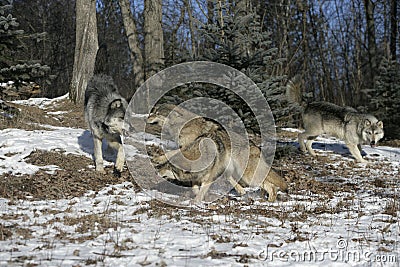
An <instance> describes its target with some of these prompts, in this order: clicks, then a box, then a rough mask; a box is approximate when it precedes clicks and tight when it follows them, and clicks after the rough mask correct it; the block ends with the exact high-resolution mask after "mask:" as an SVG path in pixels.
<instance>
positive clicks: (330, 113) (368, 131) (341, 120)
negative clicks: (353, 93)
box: [298, 102, 384, 162]
mask: <svg viewBox="0 0 400 267" xmlns="http://www.w3.org/2000/svg"><path fill="white" fill-rule="evenodd" d="M303 127H304V129H305V131H304V132H303V133H300V134H299V136H298V139H299V145H300V150H301V151H302V152H306V149H307V150H308V152H309V153H310V154H311V155H312V156H315V155H316V154H315V152H314V150H313V149H312V147H311V146H312V142H313V140H314V139H315V138H317V137H318V136H319V135H321V134H328V135H332V136H335V137H337V138H340V139H341V140H343V141H344V142H345V143H346V146H347V147H348V149H349V150H350V153H351V154H352V155H353V157H354V158H355V159H356V160H357V161H358V162H367V161H366V160H365V159H363V158H362V156H361V144H365V143H367V144H369V145H371V147H375V146H376V144H377V143H378V141H379V140H380V139H382V138H383V135H384V133H383V123H382V121H378V119H377V118H375V117H374V116H373V115H371V114H362V113H359V112H358V111H357V110H355V109H353V108H350V107H340V106H337V105H335V104H332V103H328V102H313V103H311V104H309V105H308V106H307V107H306V109H305V110H304V113H303ZM304 140H307V141H306V144H305V145H304Z"/></svg>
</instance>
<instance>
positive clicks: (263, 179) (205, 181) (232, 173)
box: [148, 104, 288, 202]
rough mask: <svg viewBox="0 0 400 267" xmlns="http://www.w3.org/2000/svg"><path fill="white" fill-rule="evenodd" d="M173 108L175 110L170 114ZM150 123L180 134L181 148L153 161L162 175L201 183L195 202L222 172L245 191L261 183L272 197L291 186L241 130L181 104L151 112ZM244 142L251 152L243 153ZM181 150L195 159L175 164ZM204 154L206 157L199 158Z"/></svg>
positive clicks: (238, 190) (166, 105) (175, 134)
mask: <svg viewBox="0 0 400 267" xmlns="http://www.w3.org/2000/svg"><path fill="white" fill-rule="evenodd" d="M172 110H174V112H172V113H170V114H169V115H168V113H169V112H170V111H172ZM186 122H187V123H186ZM148 123H157V124H159V125H160V126H163V125H168V127H167V129H166V130H167V132H168V134H169V135H170V136H175V137H179V141H178V144H179V148H180V149H176V150H172V151H169V152H167V153H166V154H165V155H162V156H159V157H156V158H154V159H153V162H155V163H156V164H158V167H159V173H160V174H161V175H163V176H167V177H169V178H172V179H177V180H179V181H191V182H192V184H193V185H195V186H199V187H200V188H199V191H198V192H196V198H195V202H200V201H203V200H204V197H205V195H206V193H207V191H208V189H209V187H210V185H211V183H212V182H213V181H215V180H216V179H217V178H218V177H220V176H221V175H224V177H225V178H226V179H228V181H229V182H230V183H231V184H232V186H233V187H234V188H235V190H236V191H237V192H238V193H239V194H241V195H243V194H244V193H245V190H244V188H243V187H247V186H254V185H260V186H261V188H262V189H263V190H265V191H266V192H267V193H268V200H269V201H275V200H276V197H277V191H278V190H279V189H280V190H282V191H285V192H286V191H287V189H288V185H287V183H286V181H285V180H284V179H283V178H282V177H280V176H279V175H278V174H277V173H276V172H275V171H274V170H272V169H270V166H268V165H267V163H266V162H265V160H264V157H263V156H262V155H261V149H260V148H259V147H257V146H256V145H255V144H254V143H252V142H251V141H250V143H247V142H246V140H245V138H244V137H242V136H240V135H239V134H236V133H230V134H231V136H229V134H228V133H227V132H226V131H225V130H224V129H223V128H222V127H221V126H220V125H219V124H218V123H216V122H214V121H212V120H209V119H205V118H203V117H199V116H197V115H196V114H193V113H192V112H190V111H187V110H185V109H183V108H181V107H177V106H174V105H170V104H164V105H161V106H160V107H158V108H157V109H156V110H155V111H154V112H153V113H152V114H151V115H150V116H149V118H148ZM183 125H184V126H183ZM182 126H183V127H182ZM244 145H247V146H249V155H246V153H240V152H241V151H244V150H245V149H246V148H245V147H243V146H244ZM234 147H236V149H234ZM238 148H239V149H238ZM179 152H181V153H182V155H183V156H184V158H185V159H189V160H193V161H194V162H193V161H192V162H191V164H190V165H187V166H182V165H181V166H180V167H177V166H176V165H175V164H172V163H171V162H173V161H174V160H175V161H177V162H179V161H180V162H183V161H182V160H181V159H179V158H177V157H180V156H181V154H180V153H179ZM247 156H248V157H247ZM200 157H201V159H202V161H201V162H196V160H197V159H199V158H200ZM169 160H171V161H169ZM182 167H183V168H182ZM194 189H195V188H194Z"/></svg>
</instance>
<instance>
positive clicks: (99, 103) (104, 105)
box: [84, 74, 128, 176]
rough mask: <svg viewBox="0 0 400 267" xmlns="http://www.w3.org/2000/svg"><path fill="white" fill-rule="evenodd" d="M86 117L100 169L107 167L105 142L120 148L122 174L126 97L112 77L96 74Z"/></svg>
mask: <svg viewBox="0 0 400 267" xmlns="http://www.w3.org/2000/svg"><path fill="white" fill-rule="evenodd" d="M84 105H85V108H84V110H85V119H86V122H87V124H88V125H89V128H90V131H91V132H92V136H93V143H94V158H95V164H96V171H98V172H101V173H105V171H104V167H103V154H102V141H103V138H105V139H106V140H107V143H108V145H109V146H110V147H112V148H114V149H116V150H117V158H116V162H115V168H114V174H116V175H118V176H119V175H120V174H121V171H122V169H123V165H124V152H123V148H122V143H121V133H122V126H123V122H124V116H125V111H126V108H127V106H128V103H127V102H126V100H125V99H124V98H123V97H122V96H121V95H120V93H119V92H118V88H117V86H116V85H115V83H114V81H113V80H112V78H111V77H109V76H106V75H101V74H100V75H94V76H93V77H92V78H91V80H90V81H89V83H88V85H87V88H86V91H85V103H84Z"/></svg>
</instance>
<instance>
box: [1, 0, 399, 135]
mask: <svg viewBox="0 0 400 267" xmlns="http://www.w3.org/2000/svg"><path fill="white" fill-rule="evenodd" d="M82 2H87V3H90V2H91V3H92V4H93V6H95V8H94V9H92V10H95V13H96V14H95V20H96V24H94V25H96V32H95V34H96V35H97V39H98V45H97V48H98V50H96V54H97V57H96V64H95V66H96V67H95V70H94V72H103V73H107V74H109V75H111V76H112V77H113V78H114V79H115V81H116V83H117V85H118V86H119V88H120V90H121V91H122V93H123V95H124V96H125V97H126V98H128V99H129V98H130V97H132V95H133V94H134V92H135V90H136V88H138V87H139V86H140V84H141V83H143V81H144V80H145V79H147V78H148V77H150V76H151V75H152V74H154V73H155V72H157V71H159V70H162V69H164V68H166V67H169V66H172V65H174V64H177V63H181V62H187V61H193V60H210V61H214V62H219V63H223V64H227V65H229V66H232V67H234V68H236V69H238V70H240V71H242V72H244V73H245V74H247V75H248V76H249V77H250V78H252V79H253V80H254V81H255V82H256V83H257V84H258V85H259V87H260V88H261V90H262V92H263V93H264V95H265V97H266V98H267V100H268V101H269V103H270V105H271V107H272V108H273V109H274V115H275V116H276V119H277V123H278V124H281V125H288V124H296V123H298V117H297V116H295V115H294V114H296V112H298V110H300V106H304V104H305V103H307V102H310V101H314V100H325V101H329V102H332V103H336V104H339V105H342V106H345V105H347V106H352V107H355V108H357V109H359V110H360V111H366V112H371V113H374V114H375V115H376V116H377V117H379V118H380V119H382V120H383V121H384V124H385V130H386V135H387V136H389V137H390V136H393V137H396V133H397V135H398V133H400V128H399V126H397V125H400V115H399V110H400V67H399V58H400V53H399V50H400V42H399V29H400V24H399V15H400V11H399V4H398V3H397V1H396V0H354V1H341V0H272V1H268V0H264V1H260V0H242V1H234V0H227V1H222V0H209V1H206V0H175V1H170V0H164V1H161V0H146V1H137V0H135V1H133V0H131V1H130V0H110V1H102V0H97V1H94V0H91V1H82V0H80V1H79V0H77V1H74V0H14V1H10V0H1V2H0V49H1V50H0V82H1V83H5V82H8V81H14V82H16V84H17V85H18V84H19V83H21V82H22V81H27V82H31V81H33V82H35V83H37V84H39V85H40V89H41V95H42V96H46V97H56V96H60V95H63V94H65V93H67V92H68V91H70V90H71V79H72V77H73V72H74V71H75V70H74V60H76V59H75V57H76V51H75V47H76V40H77V36H78V37H79V35H77V32H76V29H77V25H79V23H82V22H81V21H79V17H78V16H77V14H78V13H77V11H78V8H81V6H80V4H81V3H82ZM81 11H82V9H81ZM89 12H90V11H89ZM288 85H290V86H288ZM288 88H290V90H288ZM1 90H4V88H0V91H1ZM185 92H187V90H186V91H185ZM78 102H79V101H78Z"/></svg>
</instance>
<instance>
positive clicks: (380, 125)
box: [376, 121, 383, 129]
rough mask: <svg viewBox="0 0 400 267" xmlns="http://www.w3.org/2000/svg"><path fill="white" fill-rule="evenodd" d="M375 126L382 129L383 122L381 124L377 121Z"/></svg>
mask: <svg viewBox="0 0 400 267" xmlns="http://www.w3.org/2000/svg"><path fill="white" fill-rule="evenodd" d="M376 125H377V126H378V127H379V128H381V129H383V122H382V121H378V122H377V123H376Z"/></svg>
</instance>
